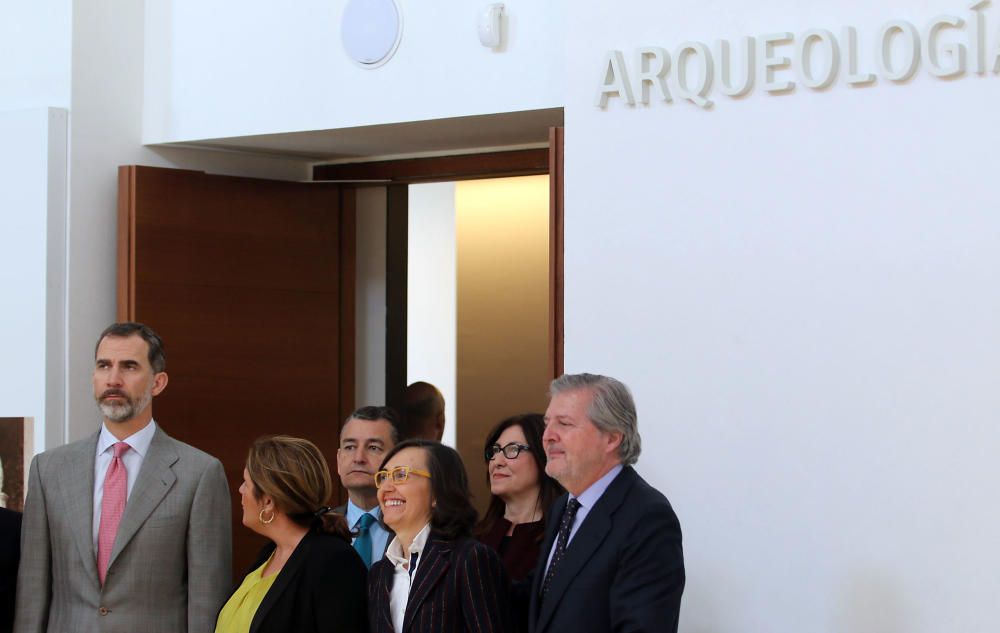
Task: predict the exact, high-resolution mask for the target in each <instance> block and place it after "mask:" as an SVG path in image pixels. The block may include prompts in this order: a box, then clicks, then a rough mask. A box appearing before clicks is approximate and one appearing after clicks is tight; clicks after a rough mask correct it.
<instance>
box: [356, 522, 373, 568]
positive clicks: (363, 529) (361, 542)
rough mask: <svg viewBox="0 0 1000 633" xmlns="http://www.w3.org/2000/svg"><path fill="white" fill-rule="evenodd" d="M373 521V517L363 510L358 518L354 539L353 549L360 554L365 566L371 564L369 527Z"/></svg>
mask: <svg viewBox="0 0 1000 633" xmlns="http://www.w3.org/2000/svg"><path fill="white" fill-rule="evenodd" d="M374 522H375V517H373V516H372V515H370V514H368V513H367V512H365V513H364V514H362V515H361V518H360V519H358V535H357V537H356V538H355V539H354V549H355V551H357V552H358V554H360V555H361V560H362V561H364V563H365V567H371V566H372V533H371V527H372V523H374Z"/></svg>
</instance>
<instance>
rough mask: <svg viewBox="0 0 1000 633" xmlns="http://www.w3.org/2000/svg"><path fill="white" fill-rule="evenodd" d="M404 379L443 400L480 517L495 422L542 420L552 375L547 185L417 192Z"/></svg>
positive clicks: (412, 202) (415, 188)
mask: <svg viewBox="0 0 1000 633" xmlns="http://www.w3.org/2000/svg"><path fill="white" fill-rule="evenodd" d="M409 227H410V231H409V242H408V253H409V255H408V260H409V261H408V275H407V276H408V284H407V286H408V306H407V316H408V319H407V382H413V381H416V380H425V381H427V382H431V383H433V384H435V385H437V386H438V388H439V389H440V390H441V391H442V394H443V395H444V396H445V403H446V407H447V409H446V420H447V423H446V425H445V437H444V442H445V443H447V444H449V445H452V446H454V447H455V448H456V449H458V451H459V453H460V454H461V455H462V458H463V460H464V461H465V464H466V468H467V470H468V472H469V476H470V483H471V485H472V489H473V493H474V495H475V499H476V505H477V506H479V509H480V510H483V509H485V505H486V503H487V501H488V498H489V490H488V487H487V484H486V469H485V464H484V460H483V457H482V448H483V440H484V439H485V437H486V435H487V434H488V432H489V430H490V429H491V428H492V427H493V426H494V425H495V424H496V423H498V422H499V421H500V420H502V419H504V418H506V417H509V416H512V415H516V414H521V413H528V412H541V411H543V410H544V407H545V402H546V399H545V391H546V388H547V386H548V382H549V380H550V379H551V368H550V342H549V336H550V329H551V328H550V324H549V301H550V296H551V289H550V287H549V283H550V279H549V259H550V252H549V249H550V239H549V177H548V176H547V175H536V176H520V177H513V178H496V179H483V180H468V181H460V182H443V183H433V184H421V185H412V186H411V187H410V192H409Z"/></svg>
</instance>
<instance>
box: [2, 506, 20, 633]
mask: <svg viewBox="0 0 1000 633" xmlns="http://www.w3.org/2000/svg"><path fill="white" fill-rule="evenodd" d="M20 559H21V513H20V512H14V511H13V510H8V509H6V508H0V633H9V632H10V631H11V630H13V628H14V587H15V586H16V585H17V566H18V561H19V560H20Z"/></svg>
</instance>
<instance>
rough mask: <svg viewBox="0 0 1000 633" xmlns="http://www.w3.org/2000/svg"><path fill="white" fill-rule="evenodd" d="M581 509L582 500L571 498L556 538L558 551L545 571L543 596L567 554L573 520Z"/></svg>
mask: <svg viewBox="0 0 1000 633" xmlns="http://www.w3.org/2000/svg"><path fill="white" fill-rule="evenodd" d="M579 509H580V502H579V501H577V500H576V499H570V500H569V503H567V504H566V511H565V512H563V517H562V521H560V522H559V536H558V537H557V538H556V551H555V552H554V553H553V554H552V562H550V563H549V570H548V571H547V572H545V581H544V582H542V598H544V597H545V594H546V593H547V592H548V590H549V585H550V584H552V577H553V576H555V573H556V567H558V566H559V562H560V561H561V560H562V559H563V556H565V555H566V543H567V542H569V533H570V532H571V531H572V530H573V521H574V520H575V519H576V511H577V510H579Z"/></svg>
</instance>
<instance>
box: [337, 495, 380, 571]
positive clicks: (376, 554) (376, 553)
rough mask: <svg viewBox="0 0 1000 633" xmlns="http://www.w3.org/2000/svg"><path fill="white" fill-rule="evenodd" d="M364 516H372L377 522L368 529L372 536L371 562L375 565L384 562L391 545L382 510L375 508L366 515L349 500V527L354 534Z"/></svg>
mask: <svg viewBox="0 0 1000 633" xmlns="http://www.w3.org/2000/svg"><path fill="white" fill-rule="evenodd" d="M362 514H370V515H372V516H373V517H375V522H374V523H372V525H371V527H370V528H368V533H369V534H371V536H372V557H371V561H372V564H373V565H374V564H375V563H377V562H378V561H380V560H382V557H383V556H384V555H385V548H386V546H387V545H388V544H389V531H388V530H386V529H385V527H383V526H382V508H380V507H378V506H375V507H374V508H372V509H371V510H368V512H367V513H366V512H365V511H364V510H362V509H361V508H359V507H358V506H356V505H354V504H353V503H352V502H351V500H350V499H348V500H347V514H346V515H345V516H346V517H347V525H348V526H350V528H351V531H352V532H356V531H357V530H358V527H359V525H358V524H359V523H360V522H361V515H362Z"/></svg>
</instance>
